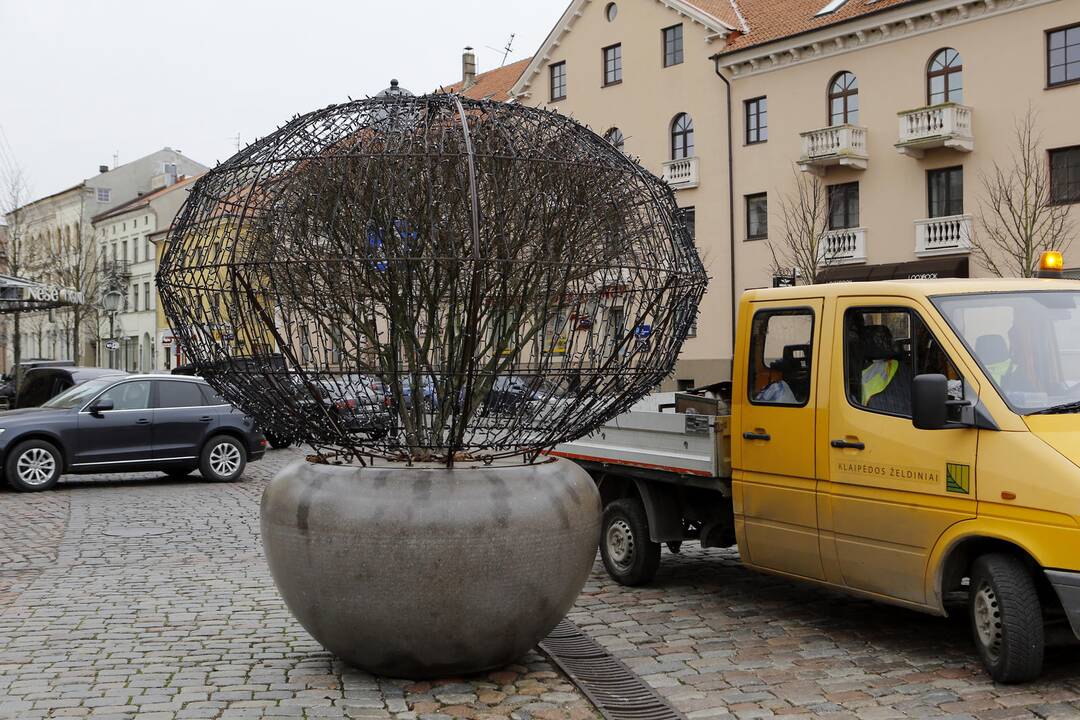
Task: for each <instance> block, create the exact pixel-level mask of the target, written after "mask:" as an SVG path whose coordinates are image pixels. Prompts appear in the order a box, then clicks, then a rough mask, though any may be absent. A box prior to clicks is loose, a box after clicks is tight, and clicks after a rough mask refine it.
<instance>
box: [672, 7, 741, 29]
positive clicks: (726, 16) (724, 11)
mask: <svg viewBox="0 0 1080 720" xmlns="http://www.w3.org/2000/svg"><path fill="white" fill-rule="evenodd" d="M685 2H686V4H687V5H691V6H693V7H696V8H697V9H698V10H700V11H702V12H703V13H705V14H707V15H712V16H713V17H714V18H716V19H717V20H719V21H720V22H722V23H723V24H724V25H727V26H728V27H733V28H736V29H741V28H742V27H743V24H742V20H741V19H740V18H739V13H738V12H736V10H735V7H734V5H733V4H732V1H731V0H685Z"/></svg>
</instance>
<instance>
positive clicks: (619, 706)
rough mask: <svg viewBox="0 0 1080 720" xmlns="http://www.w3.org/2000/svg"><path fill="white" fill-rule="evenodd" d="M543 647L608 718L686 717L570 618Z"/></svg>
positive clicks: (682, 719) (670, 719)
mask: <svg viewBox="0 0 1080 720" xmlns="http://www.w3.org/2000/svg"><path fill="white" fill-rule="evenodd" d="M540 649H541V650H543V651H544V653H545V654H546V655H547V656H548V657H550V658H551V659H552V661H554V663H555V664H556V665H558V666H559V667H560V668H561V669H562V671H563V672H564V673H566V676H567V677H568V678H570V681H571V682H572V683H574V685H577V687H578V688H579V689H580V690H581V692H583V693H585V697H587V698H589V700H590V701H591V702H592V704H593V705H595V706H596V709H597V710H599V711H600V714H601V715H603V716H604V717H605V718H606V719H607V720H686V718H685V716H684V715H683V714H682V713H680V712H679V711H678V710H676V709H675V708H674V707H672V706H671V704H670V703H668V701H667V700H665V699H664V698H663V697H662V696H661V695H660V694H659V693H657V692H656V691H655V690H653V689H652V687H651V686H650V685H649V684H648V683H646V682H645V681H644V680H642V679H641V677H640V676H639V675H638V674H637V673H635V672H634V671H633V670H631V669H630V668H629V667H627V666H626V663H624V662H623V661H622V660H619V659H618V658H617V657H615V656H614V655H612V654H611V653H609V652H608V651H607V650H605V649H604V648H603V646H601V645H600V644H599V643H597V642H596V641H595V640H593V639H592V638H591V637H589V636H588V635H586V634H585V633H583V632H581V630H580V629H578V626H577V625H575V624H574V623H572V622H570V621H569V620H563V621H562V622H560V623H559V624H558V625H556V626H555V629H554V630H552V631H551V634H550V635H548V636H547V637H546V638H545V639H544V640H542V641H541V642H540Z"/></svg>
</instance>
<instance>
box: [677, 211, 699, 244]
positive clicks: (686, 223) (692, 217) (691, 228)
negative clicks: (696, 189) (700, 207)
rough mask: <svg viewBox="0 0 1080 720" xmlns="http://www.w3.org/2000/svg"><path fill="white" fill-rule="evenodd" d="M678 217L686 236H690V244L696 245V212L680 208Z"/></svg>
mask: <svg viewBox="0 0 1080 720" xmlns="http://www.w3.org/2000/svg"><path fill="white" fill-rule="evenodd" d="M679 217H680V218H681V219H682V223H683V227H685V228H686V232H687V234H688V235H690V242H692V243H694V244H695V245H697V210H696V209H695V208H692V207H684V208H680V209H679Z"/></svg>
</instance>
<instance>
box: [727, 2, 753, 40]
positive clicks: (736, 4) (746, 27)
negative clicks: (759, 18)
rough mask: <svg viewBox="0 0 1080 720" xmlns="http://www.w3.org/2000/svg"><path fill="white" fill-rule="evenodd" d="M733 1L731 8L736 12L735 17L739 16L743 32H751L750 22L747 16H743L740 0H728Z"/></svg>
mask: <svg viewBox="0 0 1080 720" xmlns="http://www.w3.org/2000/svg"><path fill="white" fill-rule="evenodd" d="M728 2H730V3H731V9H732V11H733V12H734V13H735V17H737V18H739V25H741V26H742V32H743V34H744V35H749V34H750V23H748V22H746V18H745V17H743V14H742V10H740V9H739V1H738V0H728Z"/></svg>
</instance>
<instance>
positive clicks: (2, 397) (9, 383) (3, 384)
mask: <svg viewBox="0 0 1080 720" xmlns="http://www.w3.org/2000/svg"><path fill="white" fill-rule="evenodd" d="M74 364H75V363H74V362H72V361H71V360H50V359H48V358H24V359H23V360H20V361H19V364H18V365H16V366H15V367H14V368H12V370H11V372H8V373H4V374H3V375H0V409H4V410H7V409H8V408H13V407H15V395H16V391H17V389H18V386H19V381H20V380H21V379H22V378H23V377H24V376H25V375H26V371H27V370H32V369H33V368H38V367H71V366H73V365H74Z"/></svg>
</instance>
